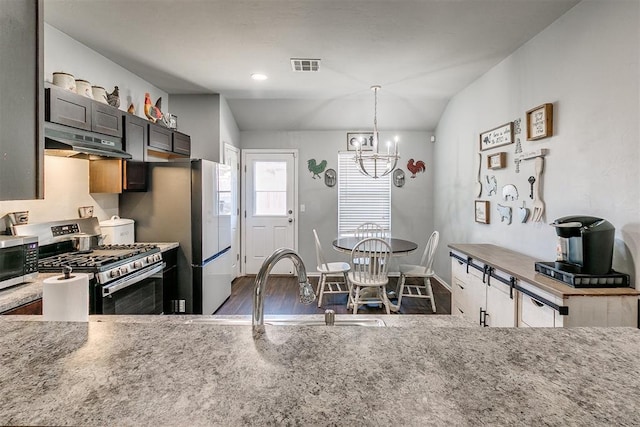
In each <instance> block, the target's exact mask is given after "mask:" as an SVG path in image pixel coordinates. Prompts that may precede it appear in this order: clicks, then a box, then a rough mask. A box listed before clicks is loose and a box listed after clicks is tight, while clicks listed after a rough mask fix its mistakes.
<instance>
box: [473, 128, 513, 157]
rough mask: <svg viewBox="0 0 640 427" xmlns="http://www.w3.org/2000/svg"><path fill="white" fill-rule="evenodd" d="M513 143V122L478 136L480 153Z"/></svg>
mask: <svg viewBox="0 0 640 427" xmlns="http://www.w3.org/2000/svg"><path fill="white" fill-rule="evenodd" d="M511 143H513V122H509V123H507V124H504V125H502V126H498V127H497V128H494V129H491V130H488V131H486V132H483V133H481V134H480V151H482V150H489V149H490V148H495V147H500V146H503V145H507V144H511Z"/></svg>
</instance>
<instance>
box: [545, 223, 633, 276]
mask: <svg viewBox="0 0 640 427" xmlns="http://www.w3.org/2000/svg"><path fill="white" fill-rule="evenodd" d="M551 225H552V226H553V227H555V229H556V234H557V235H558V250H557V257H556V261H555V262H536V263H535V269H536V271H538V272H540V273H542V274H544V275H546V276H549V277H552V278H554V279H557V280H560V281H562V282H565V283H567V284H569V285H571V286H574V287H626V286H629V282H630V276H629V275H628V274H624V273H618V272H616V271H614V270H613V269H612V268H611V264H612V261H613V245H614V240H615V227H614V226H613V225H612V224H611V223H610V222H609V221H607V220H605V219H602V218H597V217H593V216H586V215H572V216H565V217H562V218H558V219H556V220H555V221H553V223H551Z"/></svg>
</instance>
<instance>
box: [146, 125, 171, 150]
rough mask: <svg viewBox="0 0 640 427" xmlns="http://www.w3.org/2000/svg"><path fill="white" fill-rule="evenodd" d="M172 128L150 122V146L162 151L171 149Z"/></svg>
mask: <svg viewBox="0 0 640 427" xmlns="http://www.w3.org/2000/svg"><path fill="white" fill-rule="evenodd" d="M171 144H172V138H171V129H169V128H166V127H162V126H160V125H156V124H153V123H149V147H151V148H157V149H159V150H162V151H171V148H172V145H171Z"/></svg>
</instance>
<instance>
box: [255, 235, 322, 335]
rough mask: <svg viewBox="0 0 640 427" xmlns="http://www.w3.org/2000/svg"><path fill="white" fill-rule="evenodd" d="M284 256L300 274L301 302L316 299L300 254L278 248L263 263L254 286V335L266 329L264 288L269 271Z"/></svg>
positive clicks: (304, 302)
mask: <svg viewBox="0 0 640 427" xmlns="http://www.w3.org/2000/svg"><path fill="white" fill-rule="evenodd" d="M283 258H288V259H290V260H291V261H292V262H293V265H294V267H295V269H296V275H297V276H298V282H299V284H300V302H302V303H303V304H311V303H312V302H313V301H315V299H316V293H315V291H314V290H313V287H312V286H311V284H310V283H309V281H308V279H307V269H306V268H305V266H304V262H302V258H300V255H298V254H297V253H296V252H295V251H293V250H292V249H288V248H280V249H277V250H276V251H275V252H274V253H272V254H271V255H269V257H267V259H265V260H264V262H263V263H262V267H260V271H259V272H258V275H257V276H256V281H255V284H254V287H253V315H252V320H251V325H252V328H253V332H254V336H255V335H256V332H263V331H264V288H265V285H266V284H267V279H268V278H269V273H270V272H271V270H272V269H273V267H274V266H275V265H276V264H277V263H278V261H280V260H281V259H283Z"/></svg>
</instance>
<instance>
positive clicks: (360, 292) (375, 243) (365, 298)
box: [347, 237, 391, 314]
mask: <svg viewBox="0 0 640 427" xmlns="http://www.w3.org/2000/svg"><path fill="white" fill-rule="evenodd" d="M390 256H391V248H390V247H389V244H388V243H387V242H386V241H384V240H382V239H378V238H375V237H370V238H368V239H363V240H361V241H360V242H358V244H357V245H356V246H355V247H354V248H353V250H352V251H351V261H352V266H351V271H350V272H349V274H348V275H347V277H348V278H349V287H350V289H351V292H350V293H349V301H348V303H347V309H348V308H350V307H353V314H356V313H357V312H358V307H359V306H361V305H364V304H382V305H384V307H385V309H386V311H387V314H390V303H389V298H387V283H389V277H388V275H387V266H388V265H389V262H388V260H389V257H390ZM361 259H368V260H369V262H367V263H361V262H357V260H361Z"/></svg>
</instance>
